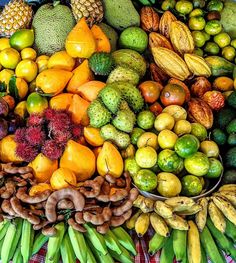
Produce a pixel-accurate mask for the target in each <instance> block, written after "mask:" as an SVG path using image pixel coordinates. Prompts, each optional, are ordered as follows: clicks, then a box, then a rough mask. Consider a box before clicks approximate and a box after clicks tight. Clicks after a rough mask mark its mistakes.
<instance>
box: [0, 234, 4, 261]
mask: <svg viewBox="0 0 236 263" xmlns="http://www.w3.org/2000/svg"><path fill="white" fill-rule="evenodd" d="M3 241H4V238H2V240H0V251H1V250H2V244H3ZM0 260H1V253H0Z"/></svg>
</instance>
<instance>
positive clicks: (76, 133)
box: [71, 124, 83, 139]
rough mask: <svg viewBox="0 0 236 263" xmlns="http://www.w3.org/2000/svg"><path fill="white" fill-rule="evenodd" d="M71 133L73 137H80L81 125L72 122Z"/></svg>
mask: <svg viewBox="0 0 236 263" xmlns="http://www.w3.org/2000/svg"><path fill="white" fill-rule="evenodd" d="M71 131H72V135H73V138H74V139H78V138H79V137H81V136H82V135H83V126H82V125H80V124H74V125H73V126H72V129H71Z"/></svg>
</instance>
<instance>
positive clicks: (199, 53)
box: [193, 48, 204, 57]
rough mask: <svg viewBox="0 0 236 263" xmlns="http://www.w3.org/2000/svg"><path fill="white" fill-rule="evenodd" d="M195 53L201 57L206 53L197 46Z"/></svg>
mask: <svg viewBox="0 0 236 263" xmlns="http://www.w3.org/2000/svg"><path fill="white" fill-rule="evenodd" d="M193 53H194V54H196V55H198V56H200V57H203V55H204V52H203V50H202V49H201V48H195V49H194V50H193Z"/></svg>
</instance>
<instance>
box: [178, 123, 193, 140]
mask: <svg viewBox="0 0 236 263" xmlns="http://www.w3.org/2000/svg"><path fill="white" fill-rule="evenodd" d="M191 130H192V126H191V123H190V122H189V121H187V120H178V121H176V123H175V126H174V132H175V133H176V134H177V135H178V136H182V135H184V134H188V133H190V132H191Z"/></svg>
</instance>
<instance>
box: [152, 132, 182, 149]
mask: <svg viewBox="0 0 236 263" xmlns="http://www.w3.org/2000/svg"><path fill="white" fill-rule="evenodd" d="M177 139H178V136H177V135H176V134H175V133H174V132H172V131H170V130H162V131H161V132H160V133H159V134H158V136H157V140H158V144H159V146H160V147H161V148H162V149H173V148H174V146H175V143H176V141H177Z"/></svg>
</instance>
